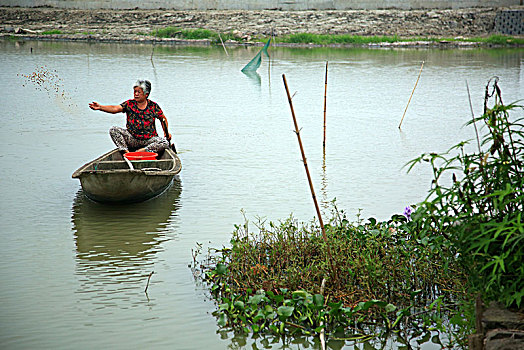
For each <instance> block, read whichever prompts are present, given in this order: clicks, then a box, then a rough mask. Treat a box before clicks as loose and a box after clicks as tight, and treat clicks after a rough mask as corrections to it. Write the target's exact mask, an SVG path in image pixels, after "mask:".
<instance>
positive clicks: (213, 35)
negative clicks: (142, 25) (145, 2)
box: [152, 27, 241, 43]
mask: <svg viewBox="0 0 524 350" xmlns="http://www.w3.org/2000/svg"><path fill="white" fill-rule="evenodd" d="M152 35H153V36H156V37H158V38H178V39H186V40H199V39H209V40H211V41H212V42H215V43H220V39H222V41H227V40H236V41H239V40H241V39H240V38H238V37H235V36H234V35H233V34H231V33H218V32H214V31H211V30H208V29H180V28H177V27H166V28H162V29H158V30H155V31H153V32H152Z"/></svg>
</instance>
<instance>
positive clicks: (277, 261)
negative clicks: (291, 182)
mask: <svg viewBox="0 0 524 350" xmlns="http://www.w3.org/2000/svg"><path fill="white" fill-rule="evenodd" d="M248 226H249V223H248V222H246V223H245V224H244V225H239V226H236V229H235V231H234V232H233V235H232V239H231V247H230V248H223V249H219V250H212V251H211V252H210V253H209V255H208V256H207V258H206V259H205V260H204V261H203V262H200V266H201V267H202V269H203V275H204V276H205V281H206V283H208V285H209V287H210V291H211V294H212V295H213V297H214V298H215V300H216V301H217V303H218V305H219V307H218V309H217V310H216V312H215V316H216V317H217V319H218V325H219V326H220V327H221V328H224V329H230V330H235V331H241V332H244V333H257V334H258V333H261V334H266V335H267V334H270V335H294V336H316V335H319V334H320V333H322V332H323V333H325V334H326V336H328V337H330V338H331V339H334V338H340V339H344V340H350V341H351V340H353V341H362V340H366V339H371V338H374V337H376V336H380V335H383V334H384V333H387V332H390V331H392V330H396V331H399V330H401V329H402V330H405V331H406V332H409V333H410V334H412V335H413V334H415V333H414V332H413V327H410V325H411V324H417V325H418V326H417V329H418V331H419V333H417V334H418V335H420V334H421V333H420V332H421V331H420V329H426V330H427V329H429V328H430V327H435V324H441V325H442V324H443V322H442V321H438V320H442V317H444V316H443V315H444V314H446V313H447V314H450V313H451V312H452V309H454V306H453V304H454V302H455V301H456V299H457V296H462V297H463V296H464V295H465V290H464V287H465V286H464V280H465V276H464V275H463V274H462V273H461V270H460V268H459V267H458V266H455V265H454V264H453V262H452V261H451V262H450V259H449V255H448V254H452V252H442V251H435V250H432V249H428V246H427V245H426V244H425V242H422V241H419V240H418V239H417V237H416V236H414V235H413V234H411V232H410V230H411V228H410V227H411V222H410V221H408V219H406V218H405V217H404V216H394V217H393V218H392V219H391V220H390V221H388V222H377V221H376V220H374V219H370V220H369V222H367V223H365V224H364V223H356V224H354V223H350V222H349V221H348V220H347V219H346V216H345V214H344V213H343V212H342V211H339V210H338V209H336V207H335V208H334V210H333V217H332V218H331V220H330V221H329V224H328V225H326V232H327V236H328V243H327V244H330V245H331V248H332V249H331V250H332V259H333V260H334V264H335V265H336V266H337V269H338V274H337V276H333V275H331V271H332V270H331V268H330V264H329V263H328V262H327V260H326V259H327V253H326V242H325V241H324V240H323V238H322V235H321V234H320V228H319V227H317V226H316V225H315V224H314V223H310V224H304V223H298V222H297V221H296V220H294V219H293V218H292V217H290V218H288V219H286V220H284V221H282V222H280V223H278V224H275V223H272V222H269V223H268V224H267V225H266V224H265V223H263V222H258V223H257V225H256V226H257V233H253V232H251V231H249V230H248ZM195 265H198V264H195ZM450 291H454V293H451V292H450ZM437 305H438V311H437ZM420 325H422V326H420ZM441 329H442V330H443V329H444V327H442V328H441Z"/></svg>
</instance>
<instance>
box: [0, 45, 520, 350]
mask: <svg viewBox="0 0 524 350" xmlns="http://www.w3.org/2000/svg"><path fill="white" fill-rule="evenodd" d="M0 47H1V50H0V63H1V66H2V69H1V70H0V78H1V81H2V82H3V84H4V85H5V86H4V92H3V93H4V98H3V102H2V104H0V121H1V124H2V128H1V130H0V138H1V146H2V152H1V153H0V160H1V161H2V166H1V167H0V178H1V180H0V196H1V200H0V209H1V210H0V235H1V239H2V244H1V248H0V253H1V255H0V256H1V257H0V262H1V263H2V272H1V280H2V282H1V284H0V347H1V348H2V349H28V348H39V349H50V348H52V349H71V348H77V349H92V348H111V349H129V348H154V349H164V348H166V349H167V348H169V349H202V348H208V349H222V348H242V347H246V348H263V347H264V345H263V344H261V343H260V342H259V341H255V340H252V339H239V338H232V336H231V335H230V334H220V333H219V332H217V325H216V320H215V318H214V317H213V316H212V315H211V314H210V313H211V312H212V311H213V310H214V308H215V305H214V304H213V302H212V301H210V300H208V299H207V298H206V291H205V286H202V285H201V284H200V283H199V282H198V281H196V280H195V279H194V276H193V274H192V272H191V269H190V268H188V264H190V263H191V261H192V249H194V248H195V247H196V244H197V243H201V244H203V245H204V247H221V246H222V245H227V244H228V241H229V238H230V234H231V232H232V230H233V227H234V225H235V224H239V223H242V222H243V220H244V218H243V215H245V216H246V217H247V218H248V219H250V220H255V219H256V218H257V217H262V218H265V219H267V220H273V221H277V220H279V219H284V218H286V217H288V216H289V215H290V214H291V213H292V214H293V215H294V216H295V217H296V218H297V219H299V220H301V221H310V220H312V219H313V218H314V217H315V215H316V213H315V210H314V205H313V202H312V198H311V194H310V192H309V187H308V183H307V179H306V175H305V172H304V167H303V164H302V161H301V157H300V151H299V148H298V143H297V139H296V136H295V134H294V132H293V122H292V119H291V114H290V109H289V105H288V102H287V98H286V94H285V90H284V86H283V83H282V74H285V75H286V78H287V82H288V84H289V87H290V89H291V93H292V94H294V98H293V104H294V108H295V112H296V115H297V119H298V124H299V126H300V128H302V131H301V137H302V140H303V143H304V149H305V153H306V156H307V161H308V165H309V168H310V172H311V175H312V179H313V184H314V187H315V191H316V194H317V198H318V199H319V200H320V201H321V206H322V209H323V211H324V212H328V209H327V208H328V203H329V202H330V201H331V200H333V199H334V198H336V202H337V205H338V207H339V208H341V209H344V210H346V212H347V213H348V214H349V216H350V217H351V218H355V217H356V216H355V215H356V214H357V213H358V212H359V210H361V214H362V217H364V218H367V217H370V216H374V217H377V218H379V219H387V218H389V217H390V216H391V215H392V214H396V213H397V214H398V213H402V211H403V210H404V207H405V206H406V205H408V204H412V203H417V202H419V201H421V200H423V199H424V197H425V195H426V193H427V189H428V188H429V181H430V173H429V169H427V168H424V167H417V168H415V169H414V170H413V172H411V173H409V174H407V173H406V170H405V169H403V166H404V164H405V163H406V162H408V161H409V160H411V159H413V158H415V157H416V156H418V155H420V154H421V153H423V152H443V151H445V150H447V149H448V148H449V147H451V146H452V145H454V144H455V143H457V142H458V141H461V140H464V139H470V138H473V137H474V133H473V130H472V128H469V127H468V128H463V127H462V126H463V125H464V123H466V122H467V121H468V120H469V119H470V116H471V115H470V110H469V102H468V95H467V90H466V84H465V82H466V81H467V82H468V84H469V88H470V91H471V99H472V103H473V108H474V111H475V113H477V114H478V113H479V112H481V110H482V103H483V94H484V88H485V84H486V82H487V81H488V79H489V78H490V77H492V76H494V75H497V76H498V77H499V78H500V86H501V87H502V92H503V96H504V98H505V102H511V101H515V100H517V99H519V98H522V97H524V94H523V92H524V71H523V62H524V50H517V49H515V50H500V49H499V50H488V49H474V50H381V49H373V50H364V49H289V48H288V49H285V48H270V53H271V59H270V60H268V59H267V58H265V57H264V58H263V62H262V65H261V67H260V68H259V69H258V73H257V74H254V75H249V76H248V75H244V74H242V73H241V72H240V69H241V68H242V67H243V66H244V65H245V64H246V63H247V62H249V60H250V59H251V58H252V57H253V56H254V55H255V54H256V53H257V51H258V48H235V49H229V50H228V55H226V53H225V52H224V50H223V49H222V48H208V47H185V46H179V47H161V46H157V47H155V48H154V51H153V50H152V46H151V45H134V44H86V43H62V42H30V41H26V42H17V41H0ZM326 61H329V81H328V89H327V91H328V92H327V114H326V115H327V141H326V151H325V156H324V155H323V150H322V137H323V136H322V135H323V109H324V107H323V104H324V76H325V63H326ZM422 61H424V62H425V63H424V69H423V72H422V75H421V78H420V81H419V82H418V86H417V88H416V90H415V92H414V94H413V98H412V100H411V103H410V105H409V108H408V110H407V113H406V115H405V118H404V121H403V124H402V129H401V130H399V128H398V125H399V122H400V119H401V117H402V114H403V112H404V110H405V108H406V104H407V102H408V99H409V97H410V94H411V92H412V90H413V87H414V84H415V81H416V79H417V75H418V72H419V69H420V66H421V63H422ZM137 78H147V79H149V80H151V82H152V85H153V88H152V93H151V96H150V97H151V99H152V100H153V101H156V102H158V103H159V104H160V106H161V107H162V108H163V110H164V112H165V114H166V115H167V117H168V119H169V122H170V130H171V132H172V134H173V135H174V140H175V143H176V146H177V149H178V151H179V155H180V158H181V160H182V165H183V169H182V172H181V174H180V176H179V178H178V179H177V180H176V181H175V183H174V185H173V187H172V188H171V189H170V190H169V191H168V192H166V193H164V194H163V195H162V196H161V197H159V198H156V199H154V200H152V201H148V202H145V203H141V204H135V205H128V206H106V205H101V204H97V203H93V202H91V201H89V200H87V199H86V198H85V197H84V195H83V193H82V191H81V188H80V185H79V182H78V181H77V180H74V179H72V178H71V174H72V173H73V172H74V170H76V169H77V168H78V167H80V166H81V165H82V164H84V163H86V162H88V161H89V160H91V159H93V158H95V157H97V156H99V155H101V154H102V153H104V152H106V151H108V150H109V149H111V148H113V145H112V142H111V140H110V138H109V136H108V133H107V131H108V129H109V128H110V127H111V126H112V125H120V126H123V125H125V121H124V116H123V115H122V114H119V115H110V114H105V113H102V112H95V111H91V110H90V109H89V108H88V103H89V102H91V101H98V102H100V103H102V104H118V103H121V102H123V101H124V100H126V99H129V98H132V85H133V83H134V82H135V80H136V79H137ZM242 210H243V211H244V214H243V213H242ZM151 272H154V273H153V275H151ZM150 275H151V279H150V283H149V285H148V290H147V293H145V292H144V289H145V287H146V284H147V281H148V276H150ZM244 343H246V345H245V346H243V344H244ZM282 346H283V345H282V344H279V343H277V344H273V347H276V348H279V347H282ZM314 346H315V347H317V346H318V345H314ZM332 346H333V347H334V348H341V347H343V344H340V343H336V344H335V343H332ZM388 346H391V347H395V344H394V343H392V344H389V345H388ZM291 347H297V348H300V347H301V345H300V344H295V345H291ZM348 347H349V345H348ZM426 348H428V349H429V348H432V346H431V345H427V346H426Z"/></svg>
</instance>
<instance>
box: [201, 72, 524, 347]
mask: <svg viewBox="0 0 524 350" xmlns="http://www.w3.org/2000/svg"><path fill="white" fill-rule="evenodd" d="M492 100H494V103H493V105H492V106H491V107H490V106H488V102H490V101H492ZM515 109H523V107H522V106H519V105H517V104H515V103H513V104H509V105H505V104H504V103H503V102H502V97H501V91H500V88H499V86H498V82H497V78H493V79H491V80H490V81H489V82H488V85H487V86H486V92H485V103H484V113H483V115H482V116H479V117H475V118H472V120H471V122H469V123H468V124H469V125H472V126H473V127H474V129H475V132H476V133H477V138H476V139H475V140H473V141H465V142H461V143H459V144H458V145H456V146H454V147H452V148H451V149H450V150H449V151H448V152H446V153H444V154H436V153H429V154H423V155H421V156H420V157H418V158H416V159H414V160H412V161H411V162H409V163H408V164H407V166H408V168H409V169H408V171H409V170H411V169H412V168H413V166H415V165H417V164H419V163H427V164H429V165H430V166H431V169H432V170H433V174H434V179H433V181H432V183H431V188H430V190H429V193H428V197H427V198H426V199H425V200H424V201H422V203H420V204H418V205H417V206H415V208H412V207H407V208H406V211H405V212H404V216H401V215H394V216H393V217H392V218H391V219H390V220H388V221H384V222H379V221H377V220H376V219H374V218H369V219H367V220H362V219H361V218H360V217H358V218H357V222H355V223H351V222H349V220H348V219H347V217H346V215H345V213H344V212H343V211H341V210H338V208H337V207H336V205H335V203H333V210H332V212H331V217H330V218H328V219H327V220H326V221H327V222H328V223H327V224H326V226H325V229H326V237H327V240H324V238H323V236H322V234H321V233H320V231H321V230H320V228H319V227H318V225H317V224H316V223H314V222H313V223H309V224H304V223H298V222H296V220H294V219H293V218H288V219H286V220H284V221H282V222H280V223H278V224H275V223H273V222H269V223H267V224H266V223H265V222H264V221H259V222H258V223H256V228H257V230H256V232H253V231H250V230H249V226H248V225H249V223H248V222H246V223H244V224H243V225H238V226H236V228H235V230H234V232H233V234H232V238H231V241H230V243H231V246H230V247H228V248H226V247H224V248H222V249H216V250H213V249H210V250H209V252H208V255H207V256H206V257H205V258H203V260H200V261H198V260H197V256H199V255H198V254H195V258H194V268H195V269H201V270H202V272H203V273H202V276H204V281H205V282H206V283H207V284H208V286H209V288H210V292H211V294H212V296H213V297H214V298H215V300H216V302H217V304H218V307H217V310H216V311H215V312H214V314H215V316H216V317H217V320H218V321H217V322H218V325H219V327H220V328H222V329H224V330H226V331H227V330H232V331H235V332H243V333H248V334H249V333H254V334H259V335H261V336H263V337H280V336H286V335H292V336H294V337H304V336H305V337H308V336H325V337H327V338H328V339H338V340H344V341H362V340H370V339H374V338H376V337H381V338H382V337H384V336H388V335H394V336H395V337H396V340H397V341H399V342H402V343H405V344H410V343H411V341H413V340H416V341H417V342H419V344H420V343H421V342H424V341H429V340H430V338H431V341H432V342H433V343H436V344H441V343H442V342H445V343H446V344H441V345H443V346H447V347H450V348H457V347H464V346H465V344H466V338H467V335H468V334H471V332H472V331H473V329H474V320H475V312H474V307H473V305H474V300H475V298H476V297H477V295H479V296H480V297H481V298H482V299H483V301H484V302H485V303H489V302H491V301H496V302H500V303H502V304H504V305H505V306H506V307H508V308H520V309H522V306H523V303H522V299H523V297H524V292H523V291H524V264H522V261H524V218H523V214H522V213H523V212H524V176H523V172H524V118H523V117H521V116H522V113H521V114H517V117H515V116H513V115H510V112H511V111H512V110H515ZM519 115H520V117H519ZM469 142H472V143H473V145H474V146H475V148H477V149H478V150H477V151H476V152H473V153H466V152H465V149H464V147H465V145H466V144H468V143H469ZM444 176H445V178H444ZM199 250H200V248H199ZM432 331H433V332H435V331H436V332H437V333H438V334H437V336H436V338H435V337H431V334H432V333H431V332H432ZM392 332H393V333H392Z"/></svg>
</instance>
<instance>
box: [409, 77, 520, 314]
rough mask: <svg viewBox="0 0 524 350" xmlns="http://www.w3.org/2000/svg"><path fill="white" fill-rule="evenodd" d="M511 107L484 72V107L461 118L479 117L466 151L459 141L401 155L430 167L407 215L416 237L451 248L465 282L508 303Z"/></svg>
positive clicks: (516, 149) (514, 288) (513, 296)
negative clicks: (443, 149)
mask: <svg viewBox="0 0 524 350" xmlns="http://www.w3.org/2000/svg"><path fill="white" fill-rule="evenodd" d="M490 90H491V92H490ZM490 99H494V105H493V106H492V107H491V108H489V107H488V102H489V101H490ZM516 108H522V106H518V105H516V104H510V105H504V104H503V102H502V97H501V91H500V88H499V86H498V78H494V79H492V80H490V82H488V86H487V87H486V95H485V104H484V114H483V115H482V116H480V117H477V118H473V119H472V121H471V122H469V123H468V124H474V126H475V130H477V127H476V124H477V123H482V124H483V125H484V128H483V129H484V130H485V131H486V132H485V134H484V136H482V138H481V137H480V136H477V142H476V143H477V145H476V146H477V148H478V151H477V152H475V153H472V154H466V153H465V151H464V146H465V145H466V144H467V143H468V142H461V143H459V144H458V145H456V146H454V147H452V148H451V149H450V150H449V151H448V152H447V153H445V154H435V153H431V154H423V155H422V156H420V157H419V158H417V159H414V160H412V161H411V162H410V163H409V164H410V169H411V168H412V167H413V166H414V165H415V164H417V163H419V162H421V161H426V162H429V163H430V165H431V167H432V169H433V174H434V178H433V181H432V188H431V190H430V192H429V196H428V198H427V199H426V200H425V201H424V202H423V203H422V204H421V205H420V207H419V208H418V210H417V211H416V213H415V214H414V215H413V218H414V221H415V224H416V231H417V232H418V235H419V236H420V238H421V239H426V240H428V241H429V242H431V244H433V245H435V246H438V247H448V249H450V250H454V251H456V254H457V257H458V258H459V259H460V261H461V262H462V264H463V266H464V268H466V269H467V271H468V274H469V276H470V283H471V285H472V287H473V288H474V289H476V290H478V291H479V292H481V293H482V295H483V296H484V298H485V299H486V300H496V301H500V302H502V303H504V304H505V305H506V306H508V307H511V306H517V307H521V305H522V298H523V296H524V248H523V247H524V217H523V212H524V164H523V160H524V124H523V120H524V118H511V117H510V115H509V112H510V111H511V110H512V109H516ZM452 153H456V154H455V155H453V154H452ZM445 175H450V177H451V178H447V179H444V177H445ZM445 180H448V183H449V185H446V182H445Z"/></svg>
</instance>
